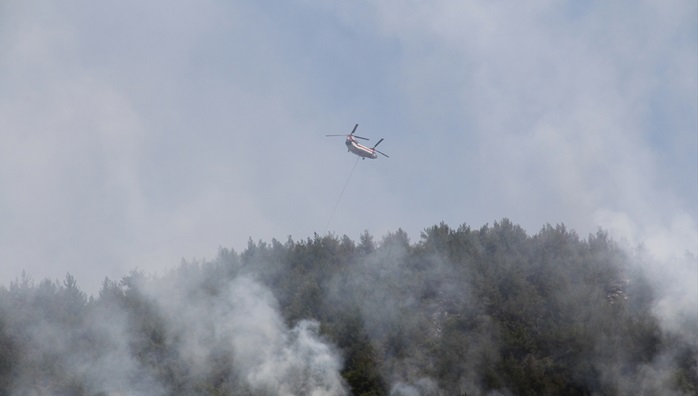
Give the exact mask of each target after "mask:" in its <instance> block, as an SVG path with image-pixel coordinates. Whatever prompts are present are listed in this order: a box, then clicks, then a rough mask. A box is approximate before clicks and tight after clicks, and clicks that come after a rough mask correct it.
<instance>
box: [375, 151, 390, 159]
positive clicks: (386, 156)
mask: <svg viewBox="0 0 698 396" xmlns="http://www.w3.org/2000/svg"><path fill="white" fill-rule="evenodd" d="M375 152H376V153H378V154H380V155H384V156H386V157H387V158H390V157H388V154H385V153H381V152H380V151H378V150H375Z"/></svg>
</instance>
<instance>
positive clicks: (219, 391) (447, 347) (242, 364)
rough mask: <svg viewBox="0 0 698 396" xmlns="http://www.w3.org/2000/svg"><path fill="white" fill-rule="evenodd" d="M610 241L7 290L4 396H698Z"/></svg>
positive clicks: (467, 236) (536, 243) (490, 238)
mask: <svg viewBox="0 0 698 396" xmlns="http://www.w3.org/2000/svg"><path fill="white" fill-rule="evenodd" d="M655 293H656V292H655V290H654V288H653V287H652V285H651V283H650V282H649V280H648V279H647V278H645V277H644V276H643V274H642V272H641V271H640V269H639V266H637V265H634V263H633V262H632V258H630V257H629V256H628V255H627V254H626V253H624V252H623V251H622V250H621V249H619V248H618V247H617V246H616V244H615V243H614V242H613V241H612V240H611V239H610V238H609V237H608V236H607V235H606V234H605V233H603V232H601V231H600V232H598V233H597V234H596V235H590V236H589V237H588V238H586V239H582V238H579V237H578V236H577V234H576V233H575V232H573V231H570V230H567V229H566V228H565V227H564V226H561V225H560V226H556V227H553V226H549V225H548V226H545V227H544V228H543V229H542V230H541V231H540V232H538V233H537V234H536V235H533V236H529V235H527V233H526V232H525V231H524V230H523V229H522V228H521V227H519V226H517V225H515V224H513V223H512V222H511V221H509V220H507V219H504V220H502V221H500V222H495V223H494V225H492V226H488V225H486V226H483V227H481V228H479V229H471V228H470V227H469V226H467V225H462V226H460V227H458V228H455V229H454V228H451V227H449V226H448V225H446V224H443V223H441V224H439V225H435V226H433V227H430V228H428V229H426V230H425V231H424V232H423V233H422V235H421V238H420V240H419V241H418V242H416V243H411V242H410V240H409V239H408V236H407V234H406V233H405V232H403V231H402V230H398V231H397V232H394V233H389V234H388V235H385V236H383V237H382V239H381V240H380V241H375V240H374V238H373V236H372V235H370V234H369V233H368V232H365V233H364V234H362V235H361V236H360V239H359V241H358V242H355V241H353V240H352V239H350V238H349V237H347V236H342V237H337V236H335V235H326V236H319V235H317V234H316V235H315V236H314V237H313V238H308V239H306V240H302V241H294V240H292V239H291V238H290V237H289V239H288V240H287V241H286V242H285V243H281V242H279V241H277V240H272V241H271V242H270V243H267V242H261V241H260V242H253V241H250V242H249V243H248V247H247V249H245V250H244V251H243V252H241V253H238V252H235V251H233V250H229V249H221V250H220V251H219V254H218V257H216V258H215V259H214V260H211V261H205V262H189V263H187V262H183V263H181V264H180V266H179V267H178V268H176V269H173V270H172V271H170V272H169V273H167V274H162V275H160V276H147V275H145V274H143V273H140V272H133V273H131V274H130V275H129V276H127V277H125V278H123V279H122V280H120V281H118V282H115V281H112V280H109V279H105V281H104V284H103V287H102V289H101V290H100V292H99V295H97V296H94V297H89V298H88V297H87V296H86V294H85V293H84V292H82V291H81V290H80V289H79V288H78V286H77V284H76V281H75V279H74V278H73V277H72V276H71V275H67V276H66V279H65V280H64V281H62V282H54V281H49V280H44V281H41V282H39V283H38V284H36V283H35V282H34V281H33V280H31V279H30V278H29V277H27V276H22V277H21V278H19V279H18V280H16V281H15V282H12V283H11V284H10V285H9V287H2V288H0V395H15V394H18V395H22V394H29V395H33V394H65V395H81V394H85V395H88V394H89V395H92V394H104V395H107V394H149V395H154V394H163V395H170V394H171V395H174V394H177V395H183V394H191V395H197V394H210V395H275V394H311V393H313V392H315V393H314V394H329V395H332V394H356V395H386V394H392V395H481V394H491V393H494V394H517V395H545V394H549V395H560V394H565V395H593V394H604V395H623V394H657V395H660V394H661V395H667V394H679V395H680V394H696V393H697V392H698V371H697V368H698V363H697V358H696V356H697V355H698V348H697V347H696V342H695V338H694V336H695V334H694V335H692V336H691V335H686V334H680V333H677V332H669V331H667V330H664V328H663V327H662V325H661V323H660V322H659V320H658V318H657V317H656V316H655V314H654V313H653V310H652V309H653V305H654V303H655V301H656V298H657V296H656V295H655Z"/></svg>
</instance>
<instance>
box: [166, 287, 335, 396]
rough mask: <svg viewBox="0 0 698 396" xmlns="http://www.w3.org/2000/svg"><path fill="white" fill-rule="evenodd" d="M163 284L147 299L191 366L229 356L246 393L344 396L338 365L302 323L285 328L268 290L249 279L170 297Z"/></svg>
mask: <svg viewBox="0 0 698 396" xmlns="http://www.w3.org/2000/svg"><path fill="white" fill-rule="evenodd" d="M169 286H172V285H168V287H167V288H165V289H164V290H163V291H164V293H158V292H156V293H155V294H153V297H154V298H155V300H156V301H157V304H158V305H159V306H160V307H161V308H162V310H163V312H164V315H165V316H166V318H167V320H168V321H169V322H170V323H171V326H172V328H173V329H174V331H175V332H176V333H178V335H179V337H178V338H179V339H180V341H181V346H180V353H181V355H182V356H186V358H187V359H188V360H189V361H190V362H191V364H192V367H203V368H205V367H206V362H208V361H210V360H211V359H212V358H213V357H214V356H216V355H217V354H220V353H221V352H224V353H225V352H229V353H230V357H231V359H232V361H233V366H234V370H235V374H236V375H235V376H236V377H237V378H239V379H241V380H242V382H244V383H246V384H247V385H248V386H249V387H250V388H251V389H252V390H255V391H260V392H263V393H264V392H267V393H270V394H276V395H317V396H321V395H344V394H346V393H347V391H346V389H345V385H344V383H343V380H342V377H341V375H340V374H339V372H340V370H341V368H342V361H341V359H340V357H339V356H338V354H337V352H336V351H335V350H334V349H333V348H332V347H331V346H330V345H328V344H327V343H326V342H325V341H324V340H323V339H322V338H321V337H320V336H319V334H318V331H319V324H318V323H317V322H315V321H309V320H304V321H301V322H299V323H298V324H297V325H296V326H295V327H293V328H289V327H288V326H286V324H285V323H284V320H283V318H282V317H281V315H280V313H279V308H278V306H277V301H276V299H275V298H274V296H273V294H272V293H271V291H270V290H269V289H267V288H266V287H265V286H263V285H262V284H260V283H259V282H257V281H255V280H254V279H253V278H251V277H249V276H240V277H238V278H235V279H234V280H233V281H232V282H231V283H230V284H229V285H228V286H227V287H226V288H225V289H224V290H223V291H221V293H220V294H219V295H215V294H214V295H207V294H200V293H199V294H196V292H195V290H196V289H199V288H200V287H201V284H199V283H198V282H194V284H192V285H191V286H192V289H190V290H186V289H185V290H183V292H181V293H176V294H174V295H173V293H172V292H171V291H172V289H171V288H170V287H169Z"/></svg>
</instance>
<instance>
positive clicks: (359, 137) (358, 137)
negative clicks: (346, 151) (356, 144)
mask: <svg viewBox="0 0 698 396" xmlns="http://www.w3.org/2000/svg"><path fill="white" fill-rule="evenodd" d="M350 136H353V137H355V138H357V139H363V140H371V139H369V138H365V137H361V136H356V135H350Z"/></svg>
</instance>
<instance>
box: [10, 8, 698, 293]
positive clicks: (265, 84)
mask: <svg viewBox="0 0 698 396" xmlns="http://www.w3.org/2000/svg"><path fill="white" fill-rule="evenodd" d="M355 123H359V124H360V126H359V129H358V131H357V134H359V135H362V136H366V137H370V138H371V139H372V142H376V141H377V140H378V139H379V138H381V137H383V138H385V141H384V142H383V143H382V144H381V146H380V149H381V150H382V151H384V152H385V153H387V154H388V155H390V158H389V159H386V158H379V159H378V160H372V161H371V160H365V161H360V162H359V163H358V166H357V168H356V170H355V172H354V174H353V177H352V179H351V181H350V182H349V185H348V186H347V189H346V191H345V193H344V196H343V197H342V200H341V202H340V203H339V206H338V207H337V210H336V212H335V214H334V216H333V218H332V221H331V222H330V224H329V229H328V232H334V233H336V234H337V235H340V236H341V235H343V234H346V235H348V236H349V237H351V238H352V239H355V240H357V239H358V237H359V235H360V234H361V232H362V231H363V230H365V229H367V230H369V232H371V233H372V234H373V235H374V236H376V237H377V238H380V237H381V236H383V235H385V233H387V232H388V231H395V230H397V229H398V228H400V227H401V228H403V229H404V230H405V231H406V232H407V233H408V234H409V235H410V237H411V239H412V241H417V240H418V239H419V235H420V231H421V230H423V229H424V228H425V227H428V226H431V225H434V224H437V223H438V222H440V221H445V222H446V223H448V224H450V225H452V226H454V227H456V226H458V225H460V224H462V223H467V224H469V225H471V226H473V227H480V226H482V225H483V224H485V223H492V222H493V221H496V220H500V219H501V218H503V217H508V218H510V219H511V220H512V221H513V222H514V223H517V224H520V225H522V226H523V227H525V228H526V230H527V231H528V232H529V233H536V232H537V231H538V230H539V229H540V228H541V227H542V226H543V225H545V224H546V223H551V224H557V223H564V224H565V225H566V226H567V227H568V228H572V229H574V230H576V231H577V232H578V233H579V234H580V236H582V237H586V235H587V234H588V233H590V232H596V230H597V229H598V227H603V228H604V229H606V230H608V231H609V232H611V234H612V235H613V236H614V237H615V238H616V239H617V240H623V241H627V242H629V243H630V245H631V246H635V245H638V244H640V243H644V244H645V246H646V247H648V248H649V249H650V250H651V251H652V252H654V253H655V254H657V255H658V256H662V257H666V256H669V255H672V254H681V253H683V252H684V251H686V250H688V251H691V252H694V253H695V252H696V251H697V250H698V246H697V245H698V5H697V3H696V2H695V1H692V0H687V1H661V2H658V1H635V0H632V1H613V2H608V1H588V2H581V3H580V2H577V1H567V2H566V1H532V2H503V1H472V2H465V1H352V2H327V1H315V0H298V1H284V2H268V1H256V0H255V1H253V0H249V1H173V0H167V1H147V2H144V1H127V0H122V1H113V2H91V1H61V2H53V1H19V0H18V1H4V2H2V3H0V283H2V284H4V285H8V284H9V283H10V281H11V280H13V279H15V278H16V277H18V276H19V275H20V274H21V272H22V270H26V271H27V273H28V274H29V275H31V276H32V277H33V278H34V279H37V280H40V279H43V278H46V277H48V278H51V279H56V278H60V279H62V278H63V277H64V276H65V273H66V272H70V273H71V274H73V275H74V276H75V278H76V279H77V281H78V283H79V285H80V286H82V287H83V288H85V289H87V290H89V291H92V292H93V291H95V290H96V289H97V288H98V287H99V284H100V282H101V281H102V280H103V279H104V277H105V276H109V277H110V278H111V279H115V280H118V279H120V278H121V277H122V276H123V275H125V274H127V273H128V271H129V270H131V269H134V268H139V269H141V270H144V271H146V272H157V271H161V270H163V269H165V268H171V267H173V266H176V265H178V264H179V261H180V259H181V258H182V257H184V258H186V259H191V258H213V257H215V255H216V254H217V250H218V248H219V247H232V248H235V249H236V250H238V251H240V250H242V249H244V248H245V247H246V245H247V241H248V239H249V238H250V237H251V238H252V239H253V240H255V241H256V240H264V241H270V240H271V238H276V239H278V240H280V241H281V242H285V241H286V239H287V237H288V236H289V235H291V236H292V237H293V238H294V239H295V240H301V239H305V238H307V237H309V236H312V235H313V232H318V233H320V234H322V233H323V232H324V230H325V225H326V224H327V222H328V220H329V217H330V214H331V213H332V209H333V208H334V206H335V204H336V202H337V198H338V196H339V194H340V191H341V190H342V187H343V186H344V183H345V181H346V179H347V176H348V175H349V172H350V171H351V169H352V166H353V165H354V162H355V158H356V157H354V156H353V155H351V154H348V153H347V152H346V149H345V148H344V144H343V141H342V139H340V138H334V139H328V138H325V137H324V135H325V134H330V133H348V132H349V131H351V128H352V127H353V125H354V124H355Z"/></svg>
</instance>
